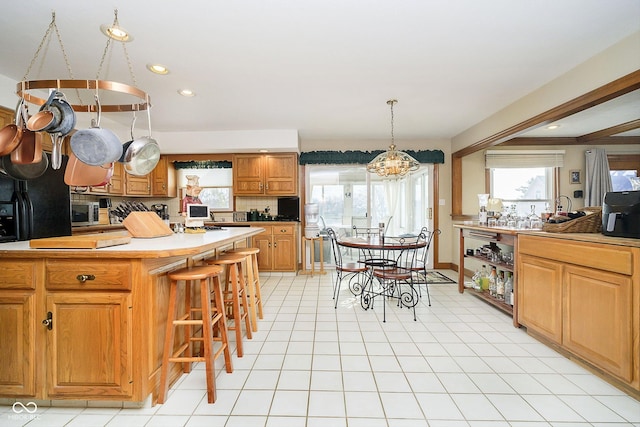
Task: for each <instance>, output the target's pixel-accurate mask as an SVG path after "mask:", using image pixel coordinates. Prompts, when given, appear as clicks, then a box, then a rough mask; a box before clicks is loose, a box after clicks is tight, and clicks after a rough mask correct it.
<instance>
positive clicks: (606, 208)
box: [602, 191, 640, 239]
mask: <svg viewBox="0 0 640 427" xmlns="http://www.w3.org/2000/svg"><path fill="white" fill-rule="evenodd" d="M602 234H604V235H606V236H614V237H630V238H635V239H640V191H610V192H608V193H606V194H605V195H604V202H603V206H602Z"/></svg>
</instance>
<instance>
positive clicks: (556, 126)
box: [547, 125, 560, 130]
mask: <svg viewBox="0 0 640 427" xmlns="http://www.w3.org/2000/svg"><path fill="white" fill-rule="evenodd" d="M559 127H560V125H549V126H547V129H549V130H554V129H558V128H559Z"/></svg>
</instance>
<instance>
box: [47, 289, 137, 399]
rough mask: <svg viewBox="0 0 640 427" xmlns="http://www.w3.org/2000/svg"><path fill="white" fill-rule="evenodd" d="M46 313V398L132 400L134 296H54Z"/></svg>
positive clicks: (110, 294) (104, 294)
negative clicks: (117, 398)
mask: <svg viewBox="0 0 640 427" xmlns="http://www.w3.org/2000/svg"><path fill="white" fill-rule="evenodd" d="M46 311H47V315H48V316H50V318H51V325H50V328H51V329H50V330H48V331H47V334H46V337H47V340H46V341H47V346H46V352H47V357H46V365H47V389H46V392H47V397H49V398H59V397H76V398H78V399H86V398H87V397H88V396H110V397H121V398H126V397H129V396H131V394H132V361H131V357H132V331H131V327H132V324H131V294H130V293H128V292H120V293H118V292H109V293H107V292H96V293H89V292H51V293H49V294H48V295H47V300H46ZM49 313H50V314H49Z"/></svg>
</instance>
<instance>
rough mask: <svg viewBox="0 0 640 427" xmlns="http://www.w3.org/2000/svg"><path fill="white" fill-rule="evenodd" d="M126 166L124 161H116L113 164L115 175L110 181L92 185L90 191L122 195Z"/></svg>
mask: <svg viewBox="0 0 640 427" xmlns="http://www.w3.org/2000/svg"><path fill="white" fill-rule="evenodd" d="M123 174H124V168H123V167H122V163H120V162H115V163H114V164H113V175H112V176H111V179H110V180H109V183H107V184H106V185H102V186H100V187H91V189H90V192H91V193H95V194H110V195H115V196H121V195H123V194H124V176H123Z"/></svg>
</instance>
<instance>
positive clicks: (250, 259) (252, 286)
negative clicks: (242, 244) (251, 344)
mask: <svg viewBox="0 0 640 427" xmlns="http://www.w3.org/2000/svg"><path fill="white" fill-rule="evenodd" d="M259 252H260V249H259V248H236V249H233V250H230V251H228V252H227V253H233V254H241V255H244V256H246V257H247V263H246V264H247V280H246V283H247V292H248V293H249V309H250V314H251V328H252V329H253V332H257V331H258V318H260V319H262V318H263V314H262V294H261V292H260V271H258V253H259ZM256 312H257V313H256Z"/></svg>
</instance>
